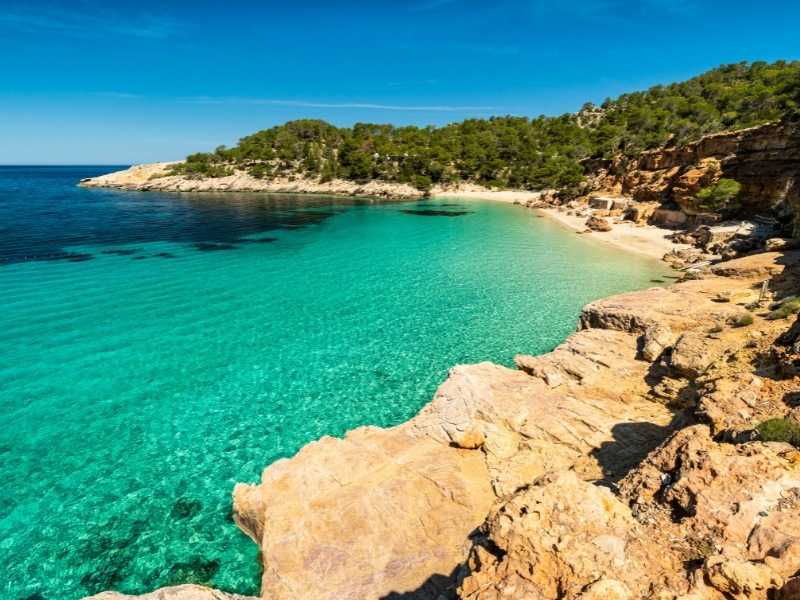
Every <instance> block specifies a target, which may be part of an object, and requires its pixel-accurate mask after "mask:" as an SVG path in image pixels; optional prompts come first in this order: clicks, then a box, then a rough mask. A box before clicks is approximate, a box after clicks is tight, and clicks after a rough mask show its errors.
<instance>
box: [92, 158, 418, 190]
mask: <svg viewBox="0 0 800 600" xmlns="http://www.w3.org/2000/svg"><path fill="white" fill-rule="evenodd" d="M175 164H176V163H153V164H146V165H136V166H133V167H131V168H129V169H126V170H124V171H118V172H115V173H109V174H108V175H102V176H100V177H93V178H87V179H84V180H82V181H81V182H80V183H79V184H78V185H79V186H80V187H87V188H98V187H103V188H115V189H121V190H137V191H164V192H266V193H293V194H329V195H336V196H363V197H375V198H421V197H423V196H425V195H426V194H425V193H424V192H422V191H420V190H418V189H417V188H415V187H413V186H410V185H408V184H399V183H390V182H382V181H377V180H374V181H370V182H368V183H364V184H360V183H356V182H354V181H345V180H342V179H334V180H333V181H328V182H324V183H320V182H319V181H317V180H314V179H303V178H300V177H297V178H294V177H293V178H278V179H274V180H265V179H257V178H255V177H252V176H250V175H249V174H248V173H247V172H245V171H237V172H236V173H235V174H233V175H228V176H226V177H205V176H203V175H199V174H192V175H167V173H170V172H171V171H172V168H173V167H174V165H175Z"/></svg>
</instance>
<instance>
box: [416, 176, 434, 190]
mask: <svg viewBox="0 0 800 600" xmlns="http://www.w3.org/2000/svg"><path fill="white" fill-rule="evenodd" d="M411 181H412V183H413V185H414V187H415V188H417V189H418V190H419V191H421V192H427V191H429V190H430V189H431V186H432V185H433V182H432V181H431V178H430V177H428V176H427V175H414V176H413V177H412V179H411Z"/></svg>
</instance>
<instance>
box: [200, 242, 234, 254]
mask: <svg viewBox="0 0 800 600" xmlns="http://www.w3.org/2000/svg"><path fill="white" fill-rule="evenodd" d="M189 245H190V246H191V247H192V248H196V249H197V250H200V251H201V252H214V251H215V250H236V246H234V245H233V244H212V243H210V242H200V243H199V244H189Z"/></svg>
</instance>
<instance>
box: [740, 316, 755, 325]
mask: <svg viewBox="0 0 800 600" xmlns="http://www.w3.org/2000/svg"><path fill="white" fill-rule="evenodd" d="M753 322H754V319H753V315H742V316H741V317H739V318H738V319H736V323H735V325H736V326H737V327H747V326H748V325H752V324H753Z"/></svg>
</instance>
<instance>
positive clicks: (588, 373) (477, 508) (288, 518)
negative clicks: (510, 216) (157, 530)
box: [108, 252, 800, 600]
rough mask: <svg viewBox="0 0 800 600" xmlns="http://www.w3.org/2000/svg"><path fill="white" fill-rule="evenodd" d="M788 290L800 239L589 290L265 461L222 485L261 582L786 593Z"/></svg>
mask: <svg viewBox="0 0 800 600" xmlns="http://www.w3.org/2000/svg"><path fill="white" fill-rule="evenodd" d="M764 278H769V280H770V283H769V292H768V294H767V296H768V297H767V298H766V299H765V300H764V301H763V302H762V304H761V305H758V304H757V303H754V302H753V299H752V296H753V295H754V296H755V297H756V298H758V295H759V294H760V290H761V284H762V280H763V279H764ZM797 290H800V252H794V253H784V254H770V253H762V254H759V255H754V256H750V257H747V258H745V259H740V260H734V261H730V262H727V263H720V265H714V266H711V267H709V268H706V269H701V270H698V272H697V273H696V278H695V279H691V280H687V281H683V282H680V283H678V284H676V285H673V286H671V287H669V288H667V289H662V288H653V289H650V290H644V291H640V292H632V293H628V294H621V295H619V296H614V297H611V298H607V299H604V300H599V301H597V302H593V303H591V304H589V305H588V306H587V307H586V308H585V309H584V311H583V314H582V316H581V320H580V328H579V331H577V332H576V333H574V334H573V335H571V336H570V337H569V338H568V339H567V340H566V341H565V342H564V343H563V344H561V345H560V346H558V347H557V348H556V349H555V350H554V351H553V352H551V353H549V354H546V355H543V356H538V357H531V356H518V357H516V359H515V362H516V364H517V365H518V367H519V370H512V369H507V368H505V367H500V366H497V365H493V364H490V363H482V364H479V365H472V366H459V367H454V368H453V369H452V370H451V372H450V374H449V377H448V379H447V381H445V383H443V384H442V386H441V387H440V388H439V390H438V391H437V393H436V396H435V397H434V399H433V401H432V402H431V403H430V404H429V405H427V406H426V407H425V408H423V409H422V411H421V412H420V413H419V414H418V415H417V416H416V417H415V418H414V419H412V420H411V421H409V422H407V423H404V424H402V425H399V426H397V427H394V428H391V429H380V428H376V427H362V428H359V429H356V430H354V431H351V432H349V433H348V434H347V436H346V437H345V439H343V440H341V439H334V438H323V439H322V440H320V441H318V442H314V443H311V444H309V445H307V446H306V447H305V448H303V449H302V450H301V451H300V452H299V453H298V454H297V455H296V456H294V457H293V458H291V459H285V460H282V461H279V462H277V463H275V464H273V465H271V466H269V467H268V468H267V469H266V470H265V471H264V472H263V474H262V478H261V482H260V483H259V484H257V485H244V484H239V485H237V487H236V489H235V490H234V511H235V518H236V521H237V523H238V524H239V525H240V527H241V528H242V529H243V530H244V531H245V532H247V533H248V534H249V535H250V536H251V537H252V538H253V539H254V541H255V542H256V543H257V544H258V545H259V547H260V548H261V556H262V560H263V567H264V575H263V580H262V597H263V598H265V599H270V600H280V599H300V598H319V599H326V598H337V599H340V598H341V599H344V598H359V599H361V598H364V599H378V598H417V599H431V600H440V599H441V598H457V597H459V598H464V599H470V600H478V599H489V598H499V597H510V598H532V599H539V600H545V599H547V600H599V599H600V598H604V599H607V598H619V599H625V600H633V599H637V600H638V599H640V598H647V599H651V600H730V599H731V598H735V599H737V600H739V599H745V598H748V599H754V600H767V599H768V598H796V597H797V596H796V594H797V591H798V590H799V589H800V576H798V573H800V514H799V513H800V451H798V450H796V449H795V448H794V447H793V446H790V445H788V444H784V443H776V442H763V441H760V440H759V439H758V438H759V430H758V424H759V423H760V422H762V421H764V420H767V419H772V418H776V417H787V418H791V419H797V418H798V416H797V413H798V412H800V411H798V410H796V409H795V410H794V411H793V412H792V409H793V406H794V405H795V404H797V402H798V394H797V380H796V379H793V378H790V379H781V377H782V376H783V372H782V371H780V369H779V368H778V366H779V364H780V362H779V360H778V358H779V357H780V356H784V357H787V356H794V354H791V353H795V352H796V350H795V346H796V344H797V343H798V338H800V334H799V333H798V331H800V328H799V327H798V326H797V325H796V324H795V325H793V324H792V323H793V319H794V317H792V318H791V319H786V320H783V319H777V320H770V319H768V318H767V316H768V312H769V307H768V304H769V302H770V300H771V299H772V298H781V297H784V296H787V295H790V294H793V293H795V292H796V291H797ZM748 307H749V308H748ZM742 315H749V316H750V317H752V323H750V324H746V325H742V324H740V323H741V322H742V321H741V319H740V317H741V316H742ZM798 348H800V347H798ZM779 349H783V350H782V352H783V354H781V353H780V352H779V351H778V350H779ZM756 370H758V372H759V373H758V375H754V372H755V371H756ZM789 377H794V375H789ZM487 515H488V516H487ZM203 593H205V592H203ZM114 597H115V596H109V597H108V599H109V600H111V598H114ZM167 597H169V596H167ZM167 597H165V598H167ZM154 598H156V597H154ZM198 598H204V596H199V597H198Z"/></svg>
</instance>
